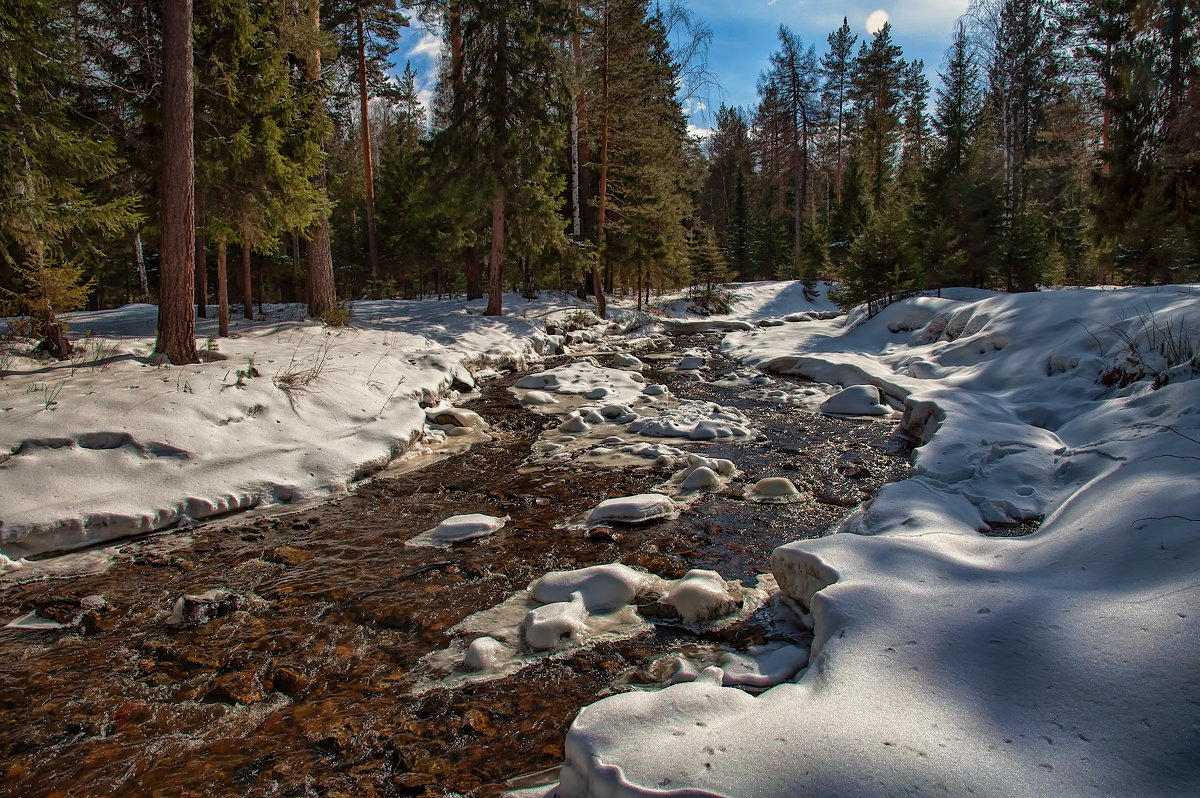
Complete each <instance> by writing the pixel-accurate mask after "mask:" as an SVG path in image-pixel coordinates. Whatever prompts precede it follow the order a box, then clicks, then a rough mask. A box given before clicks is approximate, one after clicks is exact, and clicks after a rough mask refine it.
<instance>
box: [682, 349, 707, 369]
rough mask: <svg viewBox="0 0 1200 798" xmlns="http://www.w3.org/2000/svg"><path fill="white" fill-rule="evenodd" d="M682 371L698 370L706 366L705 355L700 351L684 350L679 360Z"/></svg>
mask: <svg viewBox="0 0 1200 798" xmlns="http://www.w3.org/2000/svg"><path fill="white" fill-rule="evenodd" d="M678 368H679V370H680V371H696V370H698V369H702V368H704V355H703V353H700V352H684V353H683V357H682V358H680V360H679V366H678Z"/></svg>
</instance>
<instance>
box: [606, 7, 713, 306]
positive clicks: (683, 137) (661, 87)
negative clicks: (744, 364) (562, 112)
mask: <svg viewBox="0 0 1200 798" xmlns="http://www.w3.org/2000/svg"><path fill="white" fill-rule="evenodd" d="M592 53H593V57H594V58H595V59H596V60H597V63H598V64H599V65H600V68H599V69H598V70H596V72H595V75H596V78H597V80H598V84H597V85H595V86H594V87H593V88H592V92H591V93H592V96H593V98H594V99H593V100H592V102H591V103H590V107H591V108H592V109H593V111H592V117H593V119H594V121H595V127H596V131H595V132H596V134H597V135H598V137H599V141H598V143H597V147H596V149H595V152H596V154H597V155H598V158H599V160H598V162H597V164H596V171H597V173H598V175H599V185H598V191H597V208H596V218H597V231H596V233H597V244H598V252H597V254H598V257H599V261H598V270H597V272H596V280H595V285H594V290H595V292H596V295H597V297H596V298H597V308H598V311H599V312H600V313H603V312H604V295H603V289H605V288H609V289H611V288H612V287H613V286H614V285H615V283H616V281H617V278H618V277H620V279H621V281H622V282H623V283H624V284H625V285H626V286H630V285H632V286H633V287H634V288H635V290H636V291H637V294H638V296H642V295H643V293H645V294H647V295H648V292H649V288H650V285H651V283H652V281H653V279H654V278H655V277H657V278H659V282H660V284H661V283H662V282H664V281H666V280H670V281H671V282H675V281H676V280H678V279H679V278H680V277H681V276H682V275H683V274H684V273H685V271H686V265H687V258H686V247H687V230H686V228H685V223H686V222H687V221H688V220H690V218H691V217H692V216H693V213H694V210H693V203H692V195H691V189H692V186H691V185H690V181H691V177H690V174H689V173H690V170H691V163H690V157H691V156H690V155H689V146H690V145H689V142H688V136H687V123H686V120H685V118H684V116H683V111H682V108H681V106H680V104H679V101H678V99H677V98H676V96H675V93H676V86H677V80H678V65H677V64H676V63H675V61H674V59H673V57H672V54H671V50H670V46H669V44H668V42H667V36H666V27H665V24H664V21H663V18H662V16H661V15H660V14H658V13H655V14H649V15H648V14H647V3H646V2H645V0H610V2H607V3H605V5H604V7H603V9H601V17H600V20H599V25H598V27H597V30H596V31H595V32H594V39H593V48H592ZM618 264H620V265H621V266H622V267H624V268H623V269H619V268H618ZM619 271H620V272H621V273H620V274H618V272H619ZM601 275H603V278H604V279H603V280H601V279H600V278H601Z"/></svg>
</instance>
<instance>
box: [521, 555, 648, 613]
mask: <svg viewBox="0 0 1200 798" xmlns="http://www.w3.org/2000/svg"><path fill="white" fill-rule="evenodd" d="M664 584H665V583H664V581H663V580H662V579H661V578H660V577H657V576H654V575H653V574H648V573H646V572H645V571H639V570H637V569H635V568H630V567H629V566H628V565H622V564H621V563H609V564H607V565H592V566H589V567H587V568H580V569H578V570H574V571H551V572H550V573H548V574H546V575H544V576H542V577H541V578H540V579H538V580H537V581H535V582H534V583H533V584H532V585H530V586H529V592H530V595H531V596H533V598H534V599H535V600H537V601H541V602H543V603H547V604H549V603H553V602H560V601H568V600H569V599H570V598H571V596H572V595H574V594H576V593H578V594H579V595H581V596H582V597H583V602H584V606H586V607H587V609H588V611H589V612H603V611H607V610H612V609H615V608H617V607H621V606H624V605H626V604H632V603H633V601H634V599H636V598H637V597H638V596H641V595H644V594H646V593H648V592H650V591H661V590H662V588H663V586H664Z"/></svg>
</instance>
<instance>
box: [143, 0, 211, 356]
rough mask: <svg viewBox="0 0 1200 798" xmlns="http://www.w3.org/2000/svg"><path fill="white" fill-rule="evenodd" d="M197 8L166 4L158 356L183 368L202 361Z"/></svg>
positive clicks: (183, 1) (184, 0) (187, 0)
mask: <svg viewBox="0 0 1200 798" xmlns="http://www.w3.org/2000/svg"><path fill="white" fill-rule="evenodd" d="M192 85H193V84H192V3H191V0H164V2H163V88H162V92H163V147H162V180H161V191H162V198H161V199H162V211H161V213H160V225H161V228H162V230H161V233H160V235H161V242H160V244H159V256H160V258H161V260H162V282H161V285H160V286H159V300H158V302H159V304H158V340H157V342H156V343H155V347H154V348H155V351H157V352H158V353H160V354H162V355H163V356H165V357H166V358H167V359H168V360H169V361H170V362H172V363H174V364H176V365H180V364H183V363H195V362H197V361H199V359H200V354H199V352H197V351H196V315H195V313H196V308H195V304H194V302H193V300H194V298H195V293H194V292H195V283H194V282H193V280H194V269H193V258H194V257H195V247H196V238H195V236H196V228H195V171H194V163H193V162H194V150H193V137H192V121H193V109H192V102H193V98H192Z"/></svg>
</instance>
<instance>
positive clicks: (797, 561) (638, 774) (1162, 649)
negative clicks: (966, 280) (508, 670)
mask: <svg viewBox="0 0 1200 798" xmlns="http://www.w3.org/2000/svg"><path fill="white" fill-rule="evenodd" d="M1198 300H1200V291H1198V290H1197V288H1196V287H1189V286H1182V287H1168V288H1162V289H1140V290H1119V291H1089V290H1084V291H1069V292H1068V291H1063V292H1052V293H1043V294H1030V295H1014V296H1005V295H1001V296H995V297H990V298H985V299H982V300H977V301H966V302H957V301H950V300H942V301H930V300H929V299H928V298H926V299H922V300H917V301H913V302H910V303H901V305H900V306H899V307H896V308H895V310H892V311H891V312H885V313H884V314H881V316H880V317H877V318H876V319H872V320H869V321H865V320H864V321H863V322H862V323H861V324H857V325H852V324H847V325H844V326H835V325H834V324H832V323H827V322H813V323H810V324H806V325H785V326H782V327H773V328H770V329H767V330H759V331H755V332H750V333H736V334H733V335H730V336H729V337H728V338H727V339H726V343H725V349H726V352H728V353H730V354H733V355H737V356H741V357H744V358H745V359H748V360H753V361H754V362H757V363H759V364H762V365H764V366H771V367H775V368H783V369H785V370H789V371H791V370H794V371H797V372H799V373H805V374H808V375H809V376H813V377H815V378H818V379H822V380H825V381H828V382H831V383H838V384H842V385H852V384H870V385H875V386H877V387H879V388H882V389H883V390H885V391H886V392H887V393H888V394H889V395H891V396H901V397H903V398H905V399H906V403H905V420H904V422H903V425H904V427H905V429H907V430H908V431H909V432H910V433H912V434H913V435H914V436H915V437H917V438H918V439H919V440H920V441H922V442H923V443H924V445H923V446H922V447H921V448H920V449H918V451H917V453H916V466H915V469H914V473H913V476H912V478H911V479H909V480H906V481H905V482H901V483H898V484H895V485H891V486H888V487H887V488H885V489H884V490H883V491H881V492H880V494H879V496H878V497H877V498H876V499H875V500H874V501H873V502H872V503H871V505H870V506H869V507H867V508H865V509H864V510H861V511H860V512H858V513H856V514H855V515H854V516H852V517H851V518H850V519H849V520H848V521H847V522H846V524H845V525H844V526H843V528H842V529H841V533H840V534H835V535H832V536H829V537H826V538H823V539H820V540H813V541H802V542H797V543H793V544H790V545H787V546H784V547H781V548H780V549H778V550H777V551H776V552H775V554H774V556H773V558H772V570H773V572H774V574H775V577H776V578H777V580H778V582H779V586H780V589H781V590H782V591H783V593H784V594H786V596H787V597H789V598H790V599H792V600H794V601H797V602H799V603H800V604H801V605H803V606H804V607H806V608H809V609H811V613H812V618H813V620H814V621H815V629H814V635H815V639H814V643H813V648H812V660H811V664H810V666H809V667H808V669H807V670H806V671H805V672H804V673H803V675H802V677H801V678H799V679H798V680H797V681H796V683H787V684H781V685H779V686H777V687H774V688H772V689H769V690H767V691H766V692H764V693H762V694H761V695H759V696H751V695H747V694H746V693H745V692H743V691H742V690H738V689H733V688H729V687H723V686H722V681H723V680H724V673H723V671H722V670H721V669H720V668H712V669H710V670H709V671H706V672H705V673H704V674H701V676H700V678H698V679H697V680H696V681H694V682H691V683H685V684H677V685H674V686H671V687H668V688H666V689H665V690H662V691H660V692H657V693H627V694H623V695H618V696H613V697H611V698H607V699H604V700H602V701H599V702H597V703H596V704H593V705H592V706H590V707H587V708H585V709H584V710H582V711H581V712H580V714H579V716H578V717H577V718H576V720H575V722H574V724H573V725H572V727H571V730H570V732H569V733H568V737H567V742H566V763H565V767H564V769H563V771H562V782H561V784H560V785H559V788H558V791H557V795H559V796H562V797H563V798H568V797H571V796H584V795H605V796H633V795H637V796H649V795H664V794H676V795H697V794H715V795H756V796H787V795H825V794H829V795H832V794H853V795H894V794H901V793H917V792H920V793H928V792H942V793H949V794H967V793H974V794H985V795H1101V794H1105V795H1109V794H1155V795H1176V794H1177V795H1189V794H1196V793H1197V792H1200V760H1198V759H1197V758H1196V755H1195V754H1196V750H1197V749H1196V745H1197V743H1196V741H1197V737H1196V727H1195V722H1196V717H1197V713H1196V710H1195V708H1196V706H1198V705H1200V669H1197V668H1196V663H1197V662H1200V643H1198V642H1197V641H1200V578H1198V577H1197V576H1196V574H1197V573H1200V490H1198V488H1200V484H1198V483H1200V478H1198V477H1197V476H1196V475H1197V474H1198V473H1200V470H1198V469H1197V468H1196V463H1197V462H1200V379H1197V377H1200V365H1198V364H1197V361H1196V359H1195V357H1194V355H1192V354H1188V353H1187V352H1186V347H1182V349H1183V350H1184V355H1183V356H1182V357H1179V356H1176V357H1171V356H1169V354H1168V352H1169V351H1178V350H1179V349H1180V347H1178V346H1176V347H1174V348H1173V346H1172V345H1171V344H1170V342H1169V341H1167V342H1164V338H1167V339H1170V338H1171V334H1169V333H1167V332H1166V331H1167V330H1174V331H1175V332H1174V334H1173V335H1174V343H1175V344H1183V343H1184V342H1186V341H1191V342H1192V346H1193V351H1195V350H1196V349H1200V347H1196V346H1195V344H1196V342H1197V336H1198V335H1200V301H1198ZM1164 350H1167V351H1164ZM1156 386H1157V387H1156ZM1039 519H1043V520H1042V521H1041V524H1040V527H1039V528H1038V529H1037V531H1036V532H1034V533H1033V534H1031V535H1029V536H1027V537H1017V538H1004V537H988V536H984V535H981V534H980V531H987V530H991V529H1000V530H1003V528H1004V527H1005V526H1007V525H1010V524H1013V523H1017V522H1022V521H1024V522H1027V523H1037V522H1038V520H1039ZM730 664H731V665H734V663H733V662H732V661H731V662H730Z"/></svg>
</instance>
